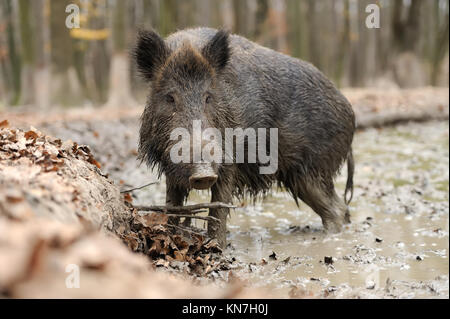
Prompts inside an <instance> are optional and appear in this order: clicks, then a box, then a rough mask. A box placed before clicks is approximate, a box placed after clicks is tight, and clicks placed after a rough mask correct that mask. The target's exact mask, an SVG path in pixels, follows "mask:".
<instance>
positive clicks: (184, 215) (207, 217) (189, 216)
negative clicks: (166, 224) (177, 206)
mask: <svg viewBox="0 0 450 319" xmlns="http://www.w3.org/2000/svg"><path fill="white" fill-rule="evenodd" d="M155 213H161V214H165V213H163V212H155ZM165 215H167V216H170V217H172V216H173V217H185V218H195V219H203V220H214V221H217V222H220V219H218V218H216V217H213V216H192V215H187V214H165Z"/></svg>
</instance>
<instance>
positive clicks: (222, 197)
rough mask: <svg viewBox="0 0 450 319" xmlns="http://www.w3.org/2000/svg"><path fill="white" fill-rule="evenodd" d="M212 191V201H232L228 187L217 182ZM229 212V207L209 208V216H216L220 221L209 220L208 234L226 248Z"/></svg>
mask: <svg viewBox="0 0 450 319" xmlns="http://www.w3.org/2000/svg"><path fill="white" fill-rule="evenodd" d="M211 192H212V195H211V202H223V203H231V202H232V196H231V191H230V190H229V189H228V188H223V187H220V186H219V185H217V184H216V185H214V186H213V187H212V188H211ZM229 212H230V209H229V208H218V209H210V210H209V216H212V217H215V218H217V219H219V221H217V222H216V221H208V236H209V237H211V238H216V239H217V242H218V244H219V245H220V247H221V248H222V249H225V247H226V244H227V216H228V214H229Z"/></svg>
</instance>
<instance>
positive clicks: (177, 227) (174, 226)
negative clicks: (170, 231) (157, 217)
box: [167, 224, 205, 236]
mask: <svg viewBox="0 0 450 319" xmlns="http://www.w3.org/2000/svg"><path fill="white" fill-rule="evenodd" d="M167 226H169V227H173V228H176V229H179V230H182V231H185V232H188V233H191V234H195V235H200V236H205V234H202V233H199V232H195V231H193V230H190V229H188V228H184V227H181V226H177V225H172V224H167Z"/></svg>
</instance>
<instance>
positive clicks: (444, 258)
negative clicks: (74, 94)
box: [0, 88, 449, 298]
mask: <svg viewBox="0 0 450 319" xmlns="http://www.w3.org/2000/svg"><path fill="white" fill-rule="evenodd" d="M344 94H345V95H346V96H347V97H348V99H349V100H350V101H351V103H352V105H353V106H354V109H355V113H356V116H357V122H358V124H359V127H360V130H359V131H358V132H357V134H356V136H355V140H354V152H355V162H356V175H355V196H354V200H353V202H352V204H351V215H352V224H350V225H349V226H348V227H346V229H345V230H344V231H343V232H342V233H341V234H336V235H324V234H322V232H321V224H320V219H319V218H318V217H317V216H316V215H315V214H314V213H312V212H311V210H310V209H309V208H307V207H306V206H305V205H301V206H300V208H297V207H296V206H295V203H294V201H293V200H292V199H290V198H289V196H287V195H286V193H284V192H282V191H279V190H275V189H274V192H273V193H272V194H271V195H270V196H268V197H267V198H264V199H261V200H259V201H257V202H256V203H255V204H252V203H250V202H243V203H235V204H237V205H238V206H239V208H238V209H235V210H234V212H233V213H232V214H231V218H230V222H229V228H228V229H229V232H228V242H229V245H228V247H227V248H226V249H225V251H224V252H223V254H222V255H221V256H220V257H218V256H217V255H215V254H211V256H213V257H212V258H213V259H215V263H216V265H218V266H217V267H215V268H214V269H209V270H206V269H203V270H202V271H203V272H200V273H199V272H197V273H196V272H192V271H187V269H188V268H192V267H190V266H189V263H188V262H178V261H176V260H172V261H167V262H160V263H159V264H158V265H157V268H156V270H157V272H153V271H150V270H148V269H147V268H149V267H148V266H145V261H143V260H142V259H141V260H139V261H136V264H137V266H136V265H134V266H130V265H128V267H131V268H133V267H134V269H138V271H136V273H140V274H141V273H142V272H146V271H148V272H149V273H150V275H149V276H147V277H145V278H146V279H145V280H143V282H152V281H153V282H158V281H159V282H165V280H166V279H165V278H166V277H164V276H165V274H166V273H167V272H169V273H170V274H173V275H175V278H172V279H171V280H172V281H170V284H168V286H167V287H166V288H164V289H162V290H161V289H160V290H158V291H159V294H155V295H154V296H156V297H160V298H165V297H180V296H183V293H186V294H192V295H193V296H197V297H202V296H208V297H214V296H216V297H224V296H225V297H246V296H259V297H261V296H266V297H270V296H277V297H294V298H296V297H298V298H310V297H312V298H324V297H325V298H420V297H425V298H448V296H449V291H448V290H449V288H448V286H449V277H448V266H449V265H448V248H449V244H448V240H449V237H448V231H449V224H448V223H449V219H448V215H449V214H448V213H449V203H448V201H449V198H448V190H449V189H448V184H449V182H448V181H449V179H448V177H449V170H448V165H449V152H448V146H449V129H448V109H449V102H448V89H447V88H445V89H436V88H423V89H416V90H392V91H380V90H374V89H348V90H344ZM141 112H142V107H136V108H122V109H105V108H102V109H95V108H78V109H70V110H66V111H64V112H63V111H61V110H58V111H51V112H42V113H40V112H39V113H37V112H33V111H31V110H29V109H18V110H11V109H9V110H8V111H7V112H3V113H0V122H2V121H3V120H4V119H7V120H8V121H9V125H10V126H13V127H20V128H23V129H26V130H28V129H29V125H33V126H35V127H36V128H37V129H39V130H40V131H42V132H44V133H45V134H49V135H52V136H55V137H58V138H59V139H61V140H63V141H64V140H67V139H70V140H72V141H76V142H77V143H78V144H79V145H83V144H86V145H89V147H90V150H91V152H92V154H93V157H94V158H95V161H96V162H98V163H99V164H100V165H101V171H102V172H103V173H106V174H108V176H109V179H110V180H112V181H114V183H115V184H116V185H118V186H119V187H120V188H121V189H122V190H124V189H129V188H133V187H137V186H141V185H144V184H147V183H149V182H152V181H156V180H158V179H157V176H156V174H155V173H154V172H152V171H150V170H149V169H148V168H147V167H145V165H144V164H142V165H140V163H139V162H138V161H136V154H137V138H138V129H139V115H140V114H141ZM409 120H413V121H414V122H409ZM423 121H426V122H423ZM418 122H423V123H418ZM345 177H346V172H345V170H344V171H343V172H342V174H341V176H340V177H339V178H338V180H337V187H338V188H339V190H340V191H342V189H343V185H344V182H345ZM164 194H165V185H164V179H162V180H161V183H159V184H155V185H151V186H148V187H146V188H144V189H141V190H136V191H134V192H132V193H131V197H130V198H128V200H129V201H130V202H132V203H133V204H135V205H151V204H162V203H164ZM208 199H209V194H208V193H207V192H201V193H194V194H192V196H190V198H189V202H190V203H196V202H205V201H208ZM0 202H1V198H0ZM0 208H1V207H0ZM1 226H2V225H1V224H0V228H2V227H1ZM196 226H197V227H198V228H202V226H204V225H203V223H196ZM3 227H4V228H6V225H3ZM42 227H51V226H47V225H44V226H42ZM9 228H10V227H9ZM39 229H40V227H39V223H36V224H35V223H33V225H29V226H27V227H26V228H23V229H22V230H21V231H20V232H19V231H18V233H17V234H16V235H15V238H20V237H21V236H22V235H24V234H26V233H33V232H39ZM81 233H82V232H81ZM70 234H72V235H67V236H68V237H70V236H72V237H77V236H78V237H80V236H81V237H82V238H83V241H82V242H83V243H85V246H83V245H78V246H79V247H76V248H73V249H72V250H75V254H82V253H81V250H84V251H86V250H87V251H89V252H90V254H91V255H89V254H88V257H86V258H87V259H89V258H92V252H95V248H93V245H92V243H93V242H96V240H98V241H102V240H103V239H95V238H94V239H92V240H91V239H90V238H91V237H96V236H97V235H96V234H95V233H94V234H93V233H88V234H86V235H83V234H82V235H80V231H79V230H74V231H72V232H70ZM73 240H74V239H73V238H72V239H70V238H69V239H67V241H68V242H71V241H73ZM63 242H64V241H63ZM89 243H90V244H89ZM114 244H115V243H114ZM114 244H112V243H109V242H108V243H107V244H106V243H105V244H101V245H104V246H99V247H101V250H102V252H104V251H106V250H107V249H113V250H115V249H117V251H119V252H120V253H119V255H120V256H123V257H120V258H123V259H128V257H127V256H128V255H126V253H125V252H123V251H122V250H121V249H122V248H118V247H116V246H113V245H114ZM108 245H112V246H111V247H109V246H108ZM119 246H120V245H119ZM18 247H19V248H18V249H26V248H27V243H26V242H25V243H23V245H22V246H20V245H18ZM49 249H50V248H49ZM98 249H100V248H97V250H98ZM124 250H126V249H124ZM9 253H11V251H9ZM127 253H128V252H127ZM2 254H5V252H4V251H2V250H0V264H1V260H2ZM84 254H86V252H84ZM134 255H137V256H139V254H134ZM77 256H78V255H77ZM54 258H58V257H57V256H56V257H54ZM80 258H81V257H80ZM103 258H106V257H103ZM108 258H112V257H110V256H109V255H108ZM120 258H119V259H120ZM136 258H137V257H136ZM202 258H204V256H203V257H202ZM208 258H209V257H208ZM136 260H137V259H136ZM201 262H202V263H204V261H201ZM121 263H126V262H125V261H120V260H119V262H118V264H119V265H121ZM88 264H89V263H88ZM91 264H92V265H91ZM91 264H90V266H89V267H90V268H89V267H88V268H89V269H91V270H93V269H100V268H101V267H103V266H102V265H103V264H102V261H101V260H100V261H99V260H98V259H95V258H94V260H93V261H91ZM113 274H114V275H111V276H110V277H108V278H112V277H115V276H118V275H117V274H115V273H114V272H113ZM202 274H207V275H202ZM139 276H141V275H139ZM118 277H119V278H121V279H117V281H120V280H123V281H124V282H126V285H125V286H129V285H134V284H136V283H137V279H136V278H137V277H138V276H137V275H136V274H134V275H133V276H131V275H124V274H122V275H121V276H118ZM180 277H181V278H180ZM186 278H187V280H188V281H187V282H185V281H183V284H184V287H185V288H186V289H185V290H182V291H180V292H179V293H178V294H177V295H173V294H171V292H172V290H171V289H170V287H173V286H177V285H179V284H180V282H177V280H186ZM236 278H239V281H240V282H244V283H245V284H244V285H245V286H247V287H250V290H249V291H247V290H245V291H244V290H242V289H243V287H242V286H240V285H234V284H233V283H235V282H236ZM46 280H47V278H46V277H45V276H44V277H42V278H40V279H39V280H38V281H36V282H34V285H31V286H27V285H26V282H27V280H26V278H25V279H23V280H22V281H21V285H22V286H21V287H19V288H17V290H15V293H16V295H17V296H28V297H33V296H36V294H37V291H38V290H39V289H41V290H42V287H43V286H39V285H44V283H45V282H46ZM103 280H105V281H106V279H105V278H103ZM108 282H111V281H108ZM192 282H193V283H194V287H196V288H192V286H191V284H192ZM1 283H2V276H1V274H0V286H1ZM230 283H231V284H230ZM211 284H213V286H211ZM111 285H112V286H113V287H114V288H115V289H112V290H111V294H110V295H108V294H107V295H105V296H138V297H139V296H146V297H148V296H149V295H148V291H146V292H145V293H142V294H139V293H138V292H136V293H133V294H131V293H129V291H130V290H127V291H126V292H121V293H118V292H117V291H118V290H119V288H120V289H122V288H123V287H124V284H120V285H119V284H117V285H116V286H114V284H111ZM171 285H172V286H171ZM163 286H164V284H161V285H160V287H163ZM202 287H203V288H205V289H204V290H202ZM212 287H214V288H212ZM252 288H253V289H256V290H251V289H252ZM195 289H197V290H195ZM269 289H270V291H271V293H269V292H268V291H269ZM54 291H57V290H54ZM54 291H53V292H54ZM89 291H90V289H85V290H82V292H84V293H85V295H84V296H86V294H87V295H88V296H92V293H93V292H92V289H91V295H90V294H89V293H88V292H89ZM103 291H108V290H105V289H103ZM207 291H212V292H211V294H209V293H207ZM114 292H116V294H114ZM0 293H1V292H0ZM58 293H60V292H59V291H58ZM103 293H104V292H103ZM48 295H50V296H51V293H49V294H48ZM44 296H45V294H44ZM76 296H83V294H82V293H81V292H80V295H76ZM151 296H153V295H151ZM185 296H187V295H185Z"/></svg>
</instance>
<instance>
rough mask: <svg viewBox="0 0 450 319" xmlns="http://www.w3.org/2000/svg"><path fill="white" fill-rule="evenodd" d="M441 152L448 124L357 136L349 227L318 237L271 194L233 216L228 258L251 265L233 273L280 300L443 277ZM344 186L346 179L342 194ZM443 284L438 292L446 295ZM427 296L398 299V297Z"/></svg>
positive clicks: (292, 207)
mask: <svg viewBox="0 0 450 319" xmlns="http://www.w3.org/2000/svg"><path fill="white" fill-rule="evenodd" d="M448 143H449V135H448V124H447V123H429V124H410V125H406V126H399V127H395V128H385V129H382V130H376V129H370V130H366V131H364V132H360V133H358V134H357V135H356V137H355V141H354V148H355V161H356V163H357V167H356V175H355V184H356V186H355V196H354V200H353V202H352V204H351V216H352V224H351V225H349V226H347V227H346V229H345V231H344V232H343V233H340V234H337V235H324V234H323V233H322V226H321V222H320V218H319V217H318V216H317V215H316V214H315V213H314V212H312V210H311V209H309V208H308V207H307V206H306V205H300V208H298V207H297V206H296V204H295V202H294V201H293V200H292V199H291V198H290V197H289V195H288V194H287V193H285V192H276V193H273V194H272V195H271V196H269V197H267V198H265V199H264V200H262V201H260V202H258V203H257V204H256V205H255V206H251V205H250V206H247V207H246V208H241V209H236V210H235V212H234V213H232V215H231V219H230V221H229V226H228V229H229V230H230V231H229V237H228V240H229V242H230V247H229V248H228V251H227V253H229V254H230V255H233V256H235V257H236V258H237V259H238V260H240V261H242V262H244V263H245V264H248V265H249V266H248V267H246V269H241V270H240V272H241V273H244V274H245V278H246V279H247V280H248V281H249V282H251V283H252V284H254V285H261V286H269V287H271V288H278V289H280V290H282V291H284V290H286V291H287V290H289V291H290V290H292V288H293V287H295V288H294V289H298V288H299V287H300V288H301V289H303V290H305V291H312V292H315V293H317V292H319V291H323V289H324V288H326V289H327V290H328V291H330V292H333V291H335V290H337V289H342V285H350V286H352V287H362V288H363V289H367V288H369V289H367V290H369V291H370V290H372V288H375V289H373V290H376V288H383V289H384V290H385V291H386V290H388V289H389V286H390V284H389V283H390V282H391V281H393V280H395V281H413V282H420V281H433V280H435V279H436V277H439V276H440V275H444V276H448V270H449V264H448V246H449V238H448V230H449V220H448V200H449V198H448V180H449V179H448V174H449V153H448ZM345 178H346V172H345V170H344V171H343V174H342V176H341V177H340V178H339V179H338V183H337V184H338V188H339V189H340V192H341V193H342V192H343V187H344V183H345ZM203 197H205V196H203ZM205 199H206V198H203V200H205ZM245 204H246V205H248V204H249V203H245ZM273 253H275V258H276V260H275V259H274V258H273V257H270V256H271V255H272V256H273ZM325 257H332V263H329V262H328V263H325V261H324V260H325ZM327 261H329V259H328V258H327ZM441 279H442V278H438V281H441V286H440V287H438V288H437V289H441V292H442V290H447V294H448V281H446V280H445V278H444V280H441ZM447 279H448V277H447ZM386 282H387V283H388V287H386ZM434 284H435V283H434ZM437 285H438V286H439V284H437ZM385 288H387V289H385ZM433 289H434V288H430V291H427V289H425V291H422V289H415V290H419V293H417V291H414V289H405V295H404V296H405V297H408V296H409V295H411V296H416V297H418V296H427V295H429V294H432V293H433V291H432V290H433ZM444 294H445V293H444Z"/></svg>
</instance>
